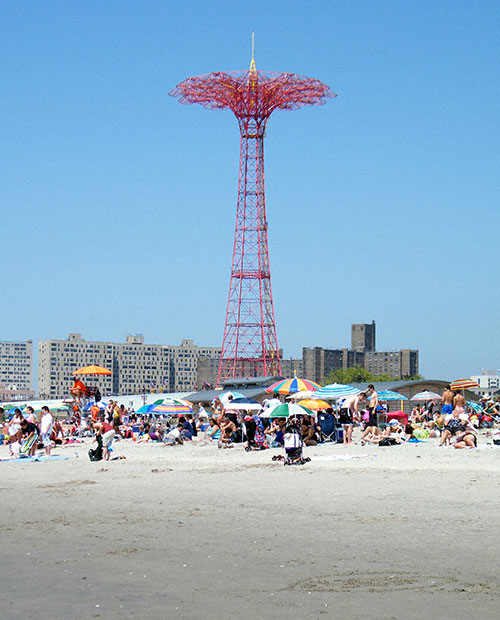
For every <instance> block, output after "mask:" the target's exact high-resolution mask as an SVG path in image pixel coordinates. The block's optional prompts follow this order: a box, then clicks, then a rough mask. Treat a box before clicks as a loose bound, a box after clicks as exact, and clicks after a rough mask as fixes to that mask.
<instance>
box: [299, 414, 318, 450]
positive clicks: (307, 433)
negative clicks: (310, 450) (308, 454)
mask: <svg viewBox="0 0 500 620" xmlns="http://www.w3.org/2000/svg"><path fill="white" fill-rule="evenodd" d="M302 441H303V442H304V445H305V446H317V445H318V436H317V435H316V430H315V428H314V425H313V424H311V420H310V419H309V416H304V417H303V418H302Z"/></svg>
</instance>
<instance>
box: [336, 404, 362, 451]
mask: <svg viewBox="0 0 500 620" xmlns="http://www.w3.org/2000/svg"><path fill="white" fill-rule="evenodd" d="M365 398H366V394H365V393H364V392H360V393H359V394H355V395H354V396H349V397H347V398H346V399H345V400H344V402H343V403H342V407H341V409H340V416H339V422H340V424H342V427H343V429H344V433H343V434H344V443H352V425H353V421H355V420H357V419H358V407H359V403H360V401H362V400H365Z"/></svg>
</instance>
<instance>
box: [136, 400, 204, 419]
mask: <svg viewBox="0 0 500 620" xmlns="http://www.w3.org/2000/svg"><path fill="white" fill-rule="evenodd" d="M147 413H154V414H155V415H183V414H184V413H193V408H192V407H191V406H190V405H188V404H185V403H183V402H181V401H179V400H174V399H171V400H168V399H164V401H163V403H162V404H161V405H155V404H153V406H152V407H151V409H148V411H147Z"/></svg>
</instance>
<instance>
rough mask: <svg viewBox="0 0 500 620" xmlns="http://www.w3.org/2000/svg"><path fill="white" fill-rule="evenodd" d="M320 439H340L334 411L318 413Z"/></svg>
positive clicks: (322, 440)
mask: <svg viewBox="0 0 500 620" xmlns="http://www.w3.org/2000/svg"><path fill="white" fill-rule="evenodd" d="M318 425H319V428H320V431H319V440H320V442H325V441H333V442H337V441H338V433H337V430H338V429H337V420H336V418H335V416H334V415H333V413H320V414H318Z"/></svg>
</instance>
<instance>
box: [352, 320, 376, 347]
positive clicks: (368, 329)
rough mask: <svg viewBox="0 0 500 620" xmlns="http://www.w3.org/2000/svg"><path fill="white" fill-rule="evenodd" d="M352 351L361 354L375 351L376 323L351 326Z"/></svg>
mask: <svg viewBox="0 0 500 620" xmlns="http://www.w3.org/2000/svg"><path fill="white" fill-rule="evenodd" d="M351 349H352V350H353V351H358V352H359V353H365V352H367V351H375V350H376V346H375V321H372V322H371V323H353V324H352V325H351Z"/></svg>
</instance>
